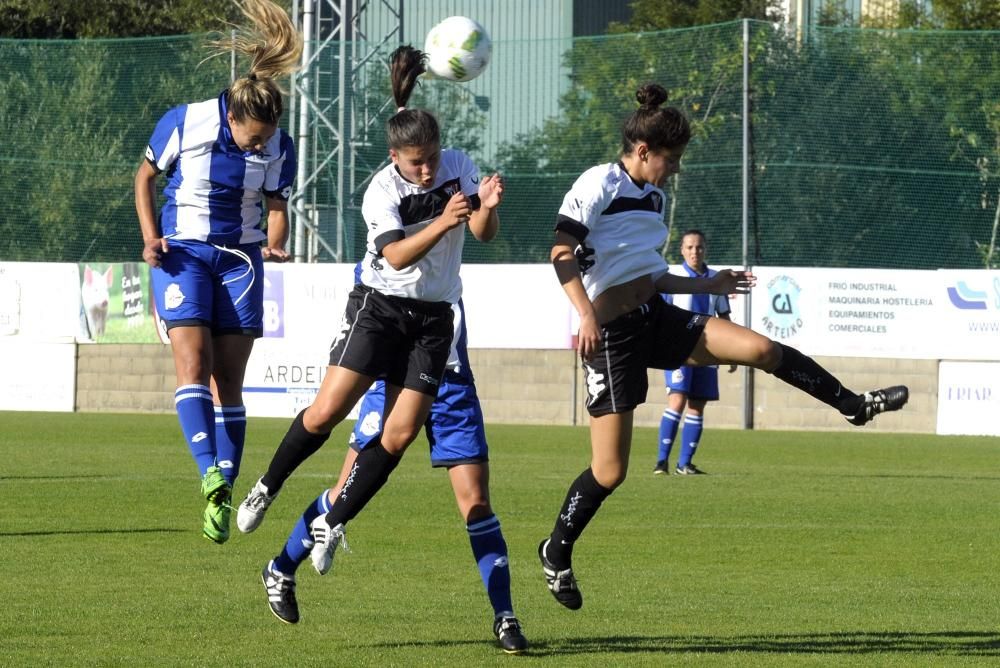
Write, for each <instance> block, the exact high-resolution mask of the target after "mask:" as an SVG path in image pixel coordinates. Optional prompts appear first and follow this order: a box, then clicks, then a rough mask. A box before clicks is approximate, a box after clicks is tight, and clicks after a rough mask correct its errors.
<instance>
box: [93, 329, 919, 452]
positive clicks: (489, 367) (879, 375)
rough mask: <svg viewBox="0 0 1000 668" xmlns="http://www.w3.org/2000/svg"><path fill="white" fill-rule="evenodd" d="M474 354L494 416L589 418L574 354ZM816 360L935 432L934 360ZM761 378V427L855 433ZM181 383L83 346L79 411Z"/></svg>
mask: <svg viewBox="0 0 1000 668" xmlns="http://www.w3.org/2000/svg"><path fill="white" fill-rule="evenodd" d="M469 357H470V361H471V363H472V368H473V370H474V372H475V374H476V385H477V387H478V389H479V396H480V399H481V400H482V403H483V412H484V413H485V415H486V421H487V422H497V423H521V424H560V425H569V424H573V423H574V421H575V422H576V423H577V424H586V422H587V412H586V408H585V407H584V395H585V393H584V389H583V388H584V383H583V377H582V372H581V371H580V368H579V364H578V362H577V359H576V356H575V353H573V352H572V351H569V350H470V351H469ZM816 359H817V361H818V362H819V363H820V364H822V365H824V366H826V367H827V368H828V369H829V370H830V371H831V372H833V373H834V374H835V375H836V376H837V377H838V378H839V379H840V380H841V381H842V382H843V383H844V385H845V386H847V387H849V388H851V389H853V390H855V391H858V392H860V391H864V390H871V389H876V388H879V387H885V386H887V385H899V384H903V385H908V386H909V388H910V403H909V404H908V406H907V408H906V409H904V410H903V411H900V412H899V413H891V414H888V415H883V416H881V417H879V418H878V419H877V420H875V421H874V422H873V423H872V424H870V425H868V426H866V427H865V429H866V430H870V431H883V432H911V433H931V434H932V433H934V432H935V423H936V418H937V369H938V363H937V361H935V360H894V359H861V358H845V357H818V358H816ZM743 375H744V374H743V369H742V368H741V369H739V370H737V371H736V373H734V374H729V373H726V370H725V368H722V369H720V372H719V380H720V383H719V384H720V390H721V395H722V398H721V400H720V401H718V402H714V403H712V404H710V405H709V407H708V409H707V410H706V414H705V425H706V426H707V427H708V428H739V427H741V426H742V424H743V403H742V402H743V385H742V383H743ZM574 378H575V379H576V383H574ZM754 384H755V393H754V428H756V429H824V430H848V429H856V428H855V427H851V426H850V425H848V424H847V423H846V422H845V421H844V419H843V418H842V417H840V415H839V414H837V412H836V411H833V410H831V409H830V408H829V407H827V406H826V405H825V404H822V403H820V402H818V401H816V400H815V399H813V398H812V397H809V396H807V395H806V394H804V393H802V392H799V391H798V390H795V389H794V388H792V387H790V386H788V385H786V384H785V383H783V382H781V381H779V380H776V379H775V378H774V377H772V376H770V375H768V374H766V373H762V372H759V371H757V372H754ZM174 386H175V379H174V365H173V360H172V357H171V353H170V347H169V346H163V345H158V344H154V345H149V344H146V345H139V344H98V345H80V346H79V347H78V355H77V392H76V409H77V410H78V411H83V412H116V413H122V412H154V413H168V412H172V411H173V410H174V402H173V391H174ZM574 397H576V400H575V401H574ZM665 403H666V391H665V390H664V387H663V373H662V372H660V371H650V372H649V395H648V398H647V403H646V404H645V405H643V406H640V407H639V408H638V409H637V410H636V415H635V423H636V425H639V426H656V425H658V424H659V421H660V414H661V413H662V411H663V408H664V406H665Z"/></svg>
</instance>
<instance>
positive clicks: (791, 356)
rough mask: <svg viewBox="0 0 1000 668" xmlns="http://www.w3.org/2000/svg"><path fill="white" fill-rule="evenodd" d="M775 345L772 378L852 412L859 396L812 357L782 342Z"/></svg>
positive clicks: (848, 412)
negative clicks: (777, 350)
mask: <svg viewBox="0 0 1000 668" xmlns="http://www.w3.org/2000/svg"><path fill="white" fill-rule="evenodd" d="M778 345H779V346H781V364H779V365H778V368H777V369H775V370H774V371H772V372H771V373H772V374H773V375H774V376H775V378H780V379H781V380H783V381H785V382H786V383H788V384H789V385H792V386H793V387H797V388H799V389H800V390H802V391H803V392H805V393H806V394H808V395H809V396H812V397H815V398H817V399H819V400H820V401H822V402H823V403H824V404H826V405H828V406H833V407H834V408H836V409H837V410H839V411H840V412H841V413H843V414H845V415H853V414H854V411H856V410H857V408H858V401H859V399H861V397H859V396H858V395H856V394H855V393H854V392H851V391H850V390H849V389H847V388H846V387H844V386H843V385H841V384H840V381H839V380H837V379H836V378H834V376H833V374H831V373H830V372H829V371H827V370H826V369H824V368H823V367H821V366H820V365H819V364H817V363H816V360H814V359H813V358H811V357H807V356H805V355H803V354H802V353H800V352H799V351H798V350H796V349H795V348H792V347H790V346H786V345H785V344H783V343H779V344H778Z"/></svg>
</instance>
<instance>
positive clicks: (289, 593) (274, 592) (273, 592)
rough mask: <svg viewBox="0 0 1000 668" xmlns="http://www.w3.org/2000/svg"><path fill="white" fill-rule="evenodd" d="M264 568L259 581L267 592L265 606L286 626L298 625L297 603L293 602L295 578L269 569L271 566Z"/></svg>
mask: <svg viewBox="0 0 1000 668" xmlns="http://www.w3.org/2000/svg"><path fill="white" fill-rule="evenodd" d="M273 563H274V562H271V563H269V564H268V565H267V566H264V570H263V571H261V574H260V580H261V582H263V583H264V590H265V591H266V592H267V604H268V605H269V606H270V608H271V612H272V613H274V616H275V617H277V618H278V619H280V620H281V621H283V622H284V623H286V624H298V622H299V603H298V601H296V600H295V578H294V577H289V576H287V575H285V574H284V573H279V572H278V571H275V570H272V569H271V564H273Z"/></svg>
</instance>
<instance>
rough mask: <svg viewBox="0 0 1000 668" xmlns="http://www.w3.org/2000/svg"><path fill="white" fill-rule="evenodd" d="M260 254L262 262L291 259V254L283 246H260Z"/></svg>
mask: <svg viewBox="0 0 1000 668" xmlns="http://www.w3.org/2000/svg"><path fill="white" fill-rule="evenodd" d="M260 255H261V257H263V258H264V262H288V261H289V260H291V259H292V256H291V255H289V254H288V251H286V250H285V249H284V248H272V247H271V246H264V247H263V248H261V249H260Z"/></svg>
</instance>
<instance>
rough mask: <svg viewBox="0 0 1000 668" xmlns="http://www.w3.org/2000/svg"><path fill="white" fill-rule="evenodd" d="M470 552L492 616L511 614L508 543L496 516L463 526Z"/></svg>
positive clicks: (512, 609) (512, 607) (512, 611)
mask: <svg viewBox="0 0 1000 668" xmlns="http://www.w3.org/2000/svg"><path fill="white" fill-rule="evenodd" d="M466 529H468V531H469V542H470V543H472V555H473V556H474V557H475V558H476V563H477V564H478V566H479V575H480V577H482V579H483V584H484V585H486V595H487V596H489V597H490V604H491V605H492V606H493V615H494V616H495V617H497V616H500V615H503V616H512V615H513V614H514V603H513V602H512V601H511V598H510V567H509V566H508V564H507V542H506V541H505V540H504V539H503V533H501V531H500V520H498V519H497V516H496V515H490V516H489V517H487V518H485V519H481V520H476V521H475V522H473V523H472V524H469V525H467V526H466Z"/></svg>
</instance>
